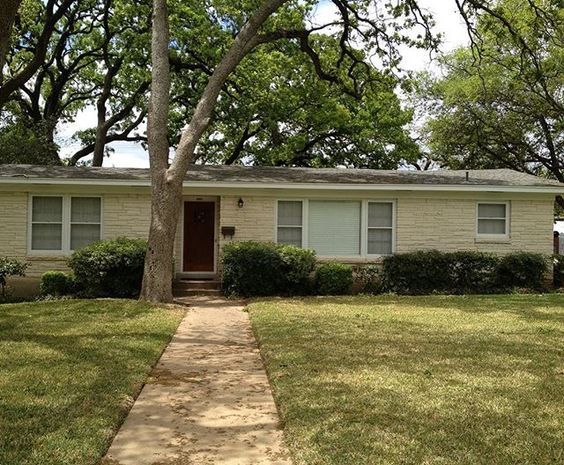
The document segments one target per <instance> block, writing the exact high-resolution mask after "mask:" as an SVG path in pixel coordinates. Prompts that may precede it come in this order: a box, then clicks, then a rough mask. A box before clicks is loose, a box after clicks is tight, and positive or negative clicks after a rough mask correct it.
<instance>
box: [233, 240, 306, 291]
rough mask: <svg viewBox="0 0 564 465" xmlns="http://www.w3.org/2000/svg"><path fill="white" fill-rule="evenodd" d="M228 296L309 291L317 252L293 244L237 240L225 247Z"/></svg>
mask: <svg viewBox="0 0 564 465" xmlns="http://www.w3.org/2000/svg"><path fill="white" fill-rule="evenodd" d="M222 260H223V277H222V289H223V292H224V293H225V294H226V295H239V296H244V297H251V296H272V295H282V294H284V295H300V294H306V293H308V292H309V289H310V286H309V282H310V274H311V273H312V271H313V268H314V266H315V252H313V251H311V250H306V249H301V248H299V247H294V246H290V245H279V244H273V243H264V242H254V241H247V242H234V243H232V244H228V245H226V246H225V247H224V248H223V259H222Z"/></svg>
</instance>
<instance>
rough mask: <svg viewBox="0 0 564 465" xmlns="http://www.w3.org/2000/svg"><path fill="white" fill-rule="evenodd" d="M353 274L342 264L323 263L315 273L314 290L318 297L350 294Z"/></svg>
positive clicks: (348, 266) (349, 267) (349, 268)
mask: <svg viewBox="0 0 564 465" xmlns="http://www.w3.org/2000/svg"><path fill="white" fill-rule="evenodd" d="M352 284H353V272H352V267H351V266H350V265H345V264H344V263H336V262H331V263H324V264H323V265H320V266H319V267H318V268H317V270H316V271H315V290H316V292H317V294H319V295H343V294H350V292H351V288H352Z"/></svg>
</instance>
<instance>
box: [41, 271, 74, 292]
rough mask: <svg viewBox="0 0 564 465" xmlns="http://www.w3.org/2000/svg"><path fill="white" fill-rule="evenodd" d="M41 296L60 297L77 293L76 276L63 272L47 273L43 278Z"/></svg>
mask: <svg viewBox="0 0 564 465" xmlns="http://www.w3.org/2000/svg"><path fill="white" fill-rule="evenodd" d="M39 288H40V290H41V295H43V296H48V295H49V296H54V297H60V296H64V295H71V294H73V293H74V291H75V283H74V276H73V275H71V274H69V273H63V272H62V271H47V272H46V273H43V275H42V276H41V284H40V287H39Z"/></svg>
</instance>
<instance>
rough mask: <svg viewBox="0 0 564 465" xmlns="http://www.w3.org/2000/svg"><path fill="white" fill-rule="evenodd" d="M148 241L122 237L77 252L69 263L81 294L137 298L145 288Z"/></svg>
mask: <svg viewBox="0 0 564 465" xmlns="http://www.w3.org/2000/svg"><path fill="white" fill-rule="evenodd" d="M146 252H147V242H146V241H144V240H141V239H128V238H125V237H120V238H117V239H114V240H108V241H99V242H95V243H93V244H90V245H88V246H86V247H84V248H83V249H80V250H77V251H75V252H74V253H73V254H72V256H71V258H70V260H69V265H70V267H71V268H72V270H73V272H74V276H75V283H76V287H77V290H78V292H79V293H80V294H83V295H85V296H87V297H135V296H137V295H139V292H140V291H141V282H142V280H143V267H144V262H145V254H146Z"/></svg>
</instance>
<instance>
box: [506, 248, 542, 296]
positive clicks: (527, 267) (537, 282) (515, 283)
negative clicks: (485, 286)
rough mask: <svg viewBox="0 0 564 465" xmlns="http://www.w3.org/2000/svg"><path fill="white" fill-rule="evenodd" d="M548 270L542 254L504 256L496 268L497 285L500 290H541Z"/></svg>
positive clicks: (516, 253) (523, 253) (517, 253)
mask: <svg viewBox="0 0 564 465" xmlns="http://www.w3.org/2000/svg"><path fill="white" fill-rule="evenodd" d="M547 270H548V263H547V259H546V257H545V256H544V255H542V254H537V253H528V252H514V253H510V254H508V255H504V256H503V257H502V258H501V259H500V261H499V264H498V266H497V270H496V276H497V284H498V286H499V287H500V288H502V289H513V288H526V289H535V290H540V289H543V288H544V287H545V286H544V278H545V275H546V272H547Z"/></svg>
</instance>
